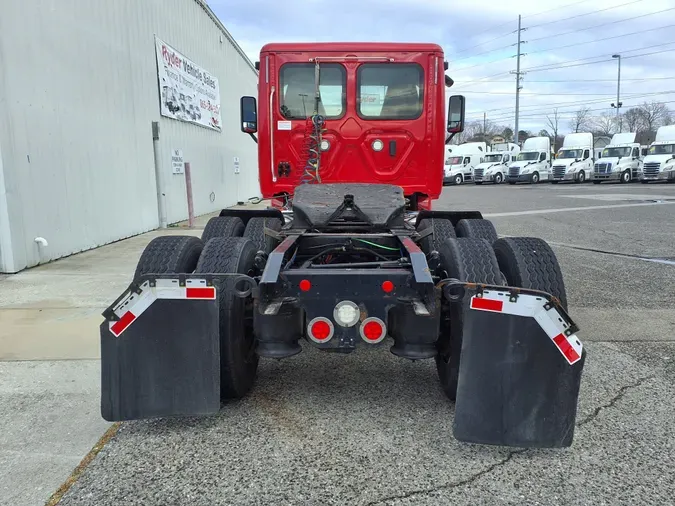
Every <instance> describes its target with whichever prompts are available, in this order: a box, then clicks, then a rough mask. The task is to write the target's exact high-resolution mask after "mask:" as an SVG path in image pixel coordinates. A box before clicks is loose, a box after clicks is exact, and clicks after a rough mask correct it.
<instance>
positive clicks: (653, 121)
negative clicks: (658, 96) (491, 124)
mask: <svg viewBox="0 0 675 506" xmlns="http://www.w3.org/2000/svg"><path fill="white" fill-rule="evenodd" d="M638 109H639V110H640V115H641V116H642V121H643V123H644V127H645V130H647V131H648V132H654V131H656V129H657V128H658V127H659V126H660V125H661V122H662V121H663V120H664V119H665V118H666V116H668V113H669V111H668V108H667V107H666V104H663V103H661V102H654V101H652V102H645V103H644V104H642V105H641V106H639V107H638Z"/></svg>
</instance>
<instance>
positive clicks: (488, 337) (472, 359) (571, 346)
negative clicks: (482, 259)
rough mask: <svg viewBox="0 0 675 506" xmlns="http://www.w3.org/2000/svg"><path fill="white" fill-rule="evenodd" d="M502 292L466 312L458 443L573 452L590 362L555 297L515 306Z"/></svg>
mask: <svg viewBox="0 0 675 506" xmlns="http://www.w3.org/2000/svg"><path fill="white" fill-rule="evenodd" d="M503 290H504V288H502V292H501V293H497V292H496V291H493V292H488V291H486V292H484V293H482V296H479V297H473V298H472V299H471V302H470V306H471V309H467V312H466V316H465V326H464V332H463V343H462V352H461V360H460V368H459V381H458V387H457V400H456V411H455V421H454V436H455V438H456V439H458V440H460V441H465V442H471V443H479V444H491V445H502V446H514V447H527V448H529V447H537V448H558V447H567V446H570V445H571V444H572V439H573V436H574V425H575V419H576V412H577V400H578V396H579V385H580V382H581V372H582V369H583V366H584V360H585V355H586V352H585V350H584V349H583V347H582V345H581V343H580V341H579V340H578V338H577V337H576V335H575V334H574V332H575V331H576V330H577V329H576V326H575V325H574V323H573V322H572V321H571V319H569V316H567V315H566V313H565V312H564V311H563V310H562V308H560V307H559V306H557V305H556V304H557V303H552V302H551V301H552V297H550V295H546V294H544V296H543V297H542V294H541V293H540V292H539V293H538V294H536V295H537V296H534V295H529V296H528V295H520V296H519V297H515V298H514V297H513V295H512V294H511V295H509V294H508V292H507V293H504V292H503ZM528 297H529V299H528V300H526V299H527V298H528ZM547 299H548V300H547ZM518 305H520V308H518ZM523 305H525V306H528V305H529V306H528V307H529V309H528V307H525V308H523ZM508 307H512V308H514V311H512V314H509V309H508ZM513 313H516V314H513ZM517 313H521V315H518V314H517ZM522 313H530V314H532V315H533V314H536V317H534V316H532V315H531V316H522ZM557 332H560V333H559V334H556V333H557Z"/></svg>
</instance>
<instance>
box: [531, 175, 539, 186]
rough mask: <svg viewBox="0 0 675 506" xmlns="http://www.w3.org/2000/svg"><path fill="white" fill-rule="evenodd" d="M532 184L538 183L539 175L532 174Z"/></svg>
mask: <svg viewBox="0 0 675 506" xmlns="http://www.w3.org/2000/svg"><path fill="white" fill-rule="evenodd" d="M532 182H533V183H535V184H536V183H538V182H539V174H536V173H535V174H532Z"/></svg>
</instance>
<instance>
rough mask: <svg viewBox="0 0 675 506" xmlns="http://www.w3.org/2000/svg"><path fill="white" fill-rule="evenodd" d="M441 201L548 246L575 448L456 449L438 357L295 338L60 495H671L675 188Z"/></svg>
mask: <svg viewBox="0 0 675 506" xmlns="http://www.w3.org/2000/svg"><path fill="white" fill-rule="evenodd" d="M436 208H438V209H478V210H482V211H484V212H485V213H486V215H488V216H489V217H490V218H491V219H493V220H494V222H495V225H496V226H497V230H498V232H499V233H500V234H501V235H510V236H516V235H528V236H539V237H543V238H544V239H547V240H548V241H550V242H551V243H552V244H553V247H554V250H555V252H556V255H557V256H558V258H559V261H560V263H561V266H562V270H563V274H564V276H565V282H566V288H567V293H568V298H569V306H570V314H571V316H572V317H573V318H574V319H575V320H577V322H578V323H579V325H580V327H581V331H580V333H579V337H580V338H581V340H582V341H583V342H584V344H585V346H586V349H587V352H588V356H587V361H586V366H585V369H584V374H583V379H582V386H581V395H580V399H579V412H578V415H577V424H576V429H575V440H574V443H573V445H572V447H571V448H567V449H563V450H532V449H530V450H524V449H513V448H500V447H487V446H479V445H468V444H464V443H460V442H458V441H456V440H455V439H454V438H453V436H452V420H453V414H454V406H453V404H452V403H451V402H450V401H448V400H447V399H446V398H445V397H444V395H443V393H442V392H441V389H440V387H439V385H438V380H437V376H436V371H435V367H434V364H433V363H432V362H430V361H419V362H409V361H405V360H402V359H398V358H397V357H395V356H393V355H391V354H390V353H389V352H388V346H387V347H380V348H376V349H364V348H360V349H358V350H357V351H356V352H355V353H353V354H350V355H347V356H340V355H333V354H325V353H320V352H318V351H317V350H315V349H314V348H312V347H311V346H308V345H305V346H304V351H303V353H301V354H300V355H298V356H296V357H293V358H290V359H286V360H283V361H272V360H263V361H262V362H261V366H260V369H259V376H258V381H257V383H256V386H255V388H254V390H253V392H252V393H251V394H250V395H249V396H247V397H246V398H245V399H243V400H241V401H238V402H233V403H230V404H228V405H226V406H225V407H224V408H223V409H222V410H221V412H220V413H219V414H218V415H217V416H214V417H209V418H202V419H194V418H189V419H162V420H153V421H135V422H128V423H123V424H121V426H120V427H119V430H118V431H117V433H116V434H115V435H114V436H113V437H112V438H111V439H110V440H109V441H107V443H106V444H105V445H104V446H103V448H102V450H101V451H100V452H99V453H98V454H97V455H96V456H95V458H93V460H92V461H91V462H90V463H88V465H87V466H86V467H83V469H82V472H81V474H78V479H77V481H75V483H74V485H73V486H72V487H71V488H70V489H69V490H68V491H67V492H66V494H65V495H64V496H63V497H62V499H61V500H60V502H59V504H61V505H85V504H86V505H90V504H96V505H113V504H114V505H117V504H125V505H127V504H128V505H132V504H144V505H155V504H156V505H183V504H190V505H219V504H232V505H248V504H251V505H253V504H275V505H276V504H302V505H306V504H309V505H324V504H348V505H369V506H370V505H411V504H415V505H417V504H422V505H432V504H433V505H436V504H457V505H464V504H466V505H478V504H485V505H502V504H514V505H515V504H518V505H522V504H528V505H530V504H542V505H548V504H555V505H567V504H569V505H573V504H574V505H576V504H579V505H586V504H588V505H590V504H593V505H603V504H607V505H616V504H626V505H634V504H655V505H656V504H658V505H667V504H675V480H673V474H674V471H675V464H674V463H673V462H675V429H674V427H673V420H675V403H674V402H673V401H672V399H673V398H674V397H675V265H673V263H672V260H674V259H675V185H639V184H630V185H618V184H608V185H605V184H603V185H589V184H587V185H556V186H553V185H548V184H540V185H537V186H530V185H522V186H521V185H518V186H516V187H512V186H508V185H501V186H498V187H495V186H487V185H483V186H473V185H465V186H461V187H448V188H446V189H445V191H444V193H443V196H442V198H441V200H440V201H439V203H438V205H437V206H436ZM140 242H142V241H140V240H137V243H139V245H140ZM132 249H133V248H132ZM101 250H102V253H101V254H104V253H105V251H104V250H105V249H104V248H101ZM92 253H94V252H92ZM131 253H132V251H131V250H130V251H129V254H131ZM73 258H76V257H73ZM91 261H95V259H91ZM5 281H6V280H5ZM90 396H91V397H95V396H94V394H93V393H91V394H90ZM94 400H95V401H97V399H94ZM0 423H2V419H0ZM44 444H45V445H48V444H49V443H48V442H45V443H44ZM0 503H2V498H0Z"/></svg>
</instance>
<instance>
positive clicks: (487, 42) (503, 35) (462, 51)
mask: <svg viewBox="0 0 675 506" xmlns="http://www.w3.org/2000/svg"><path fill="white" fill-rule="evenodd" d="M514 33H516V32H515V31H514V30H512V31H510V32H508V33H504V34H502V35H499V36H498V37H495V38H494V39H490V40H488V41H485V42H481V43H480V44H476V45H475V46H471V47H467V48H465V49H461V50H459V51H456V52H455V53H454V54H455V55H457V54H460V53H464V52H465V51H469V50H471V49H474V48H477V47H480V46H484V45H485V44H489V43H490V42H494V41H495V40H499V39H502V38H504V37H506V36H507V35H512V34H514ZM511 46H513V44H511ZM511 46H506V47H511ZM500 49H502V48H500ZM492 51H497V49H491V50H490V51H486V52H485V53H490V52H492ZM485 53H478V54H475V55H473V56H464V57H463V58H459V59H457V60H454V61H460V60H466V59H467V58H473V57H474V56H480V55H481V54H485Z"/></svg>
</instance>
